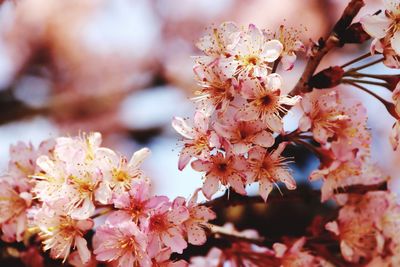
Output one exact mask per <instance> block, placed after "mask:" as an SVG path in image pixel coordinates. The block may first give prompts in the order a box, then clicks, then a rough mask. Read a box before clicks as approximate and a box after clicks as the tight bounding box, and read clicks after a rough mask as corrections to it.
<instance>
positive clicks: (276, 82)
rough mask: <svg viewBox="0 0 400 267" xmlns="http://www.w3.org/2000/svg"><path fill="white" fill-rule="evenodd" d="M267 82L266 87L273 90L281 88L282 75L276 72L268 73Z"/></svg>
mask: <svg viewBox="0 0 400 267" xmlns="http://www.w3.org/2000/svg"><path fill="white" fill-rule="evenodd" d="M267 82H268V84H267V87H268V88H269V89H272V90H273V91H275V90H278V89H281V88H282V77H281V76H280V75H279V74H277V73H273V74H270V75H268V77H267Z"/></svg>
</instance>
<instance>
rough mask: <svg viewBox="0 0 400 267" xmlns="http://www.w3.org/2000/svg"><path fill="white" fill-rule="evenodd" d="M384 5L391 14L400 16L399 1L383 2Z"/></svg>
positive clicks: (389, 0) (384, 0) (388, 0)
mask: <svg viewBox="0 0 400 267" xmlns="http://www.w3.org/2000/svg"><path fill="white" fill-rule="evenodd" d="M383 5H384V6H385V8H386V9H387V10H389V11H391V12H393V13H394V14H395V15H399V14H400V8H399V1H398V0H383Z"/></svg>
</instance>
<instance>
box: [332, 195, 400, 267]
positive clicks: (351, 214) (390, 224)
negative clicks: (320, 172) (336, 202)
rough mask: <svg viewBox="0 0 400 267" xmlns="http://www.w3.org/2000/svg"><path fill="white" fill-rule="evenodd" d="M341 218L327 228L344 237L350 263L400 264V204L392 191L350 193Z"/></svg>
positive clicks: (342, 239) (342, 247) (344, 253)
mask: <svg viewBox="0 0 400 267" xmlns="http://www.w3.org/2000/svg"><path fill="white" fill-rule="evenodd" d="M342 201H343V202H345V203H343V207H342V208H341V209H340V212H339V216H338V219H337V220H336V221H333V222H329V223H328V224H327V225H326V228H327V229H328V230H329V231H331V232H333V233H334V234H335V235H337V236H338V238H339V239H340V249H341V252H342V255H343V257H344V258H345V259H346V260H347V261H348V262H353V263H365V262H369V265H368V266H397V265H398V264H399V263H400V239H399V238H398V235H397V233H398V231H399V227H400V222H399V216H400V209H399V208H400V206H399V205H398V203H397V200H396V197H395V195H394V194H393V193H390V192H369V193H367V194H365V195H358V196H354V195H353V196H351V195H349V196H347V197H346V198H345V199H344V200H342Z"/></svg>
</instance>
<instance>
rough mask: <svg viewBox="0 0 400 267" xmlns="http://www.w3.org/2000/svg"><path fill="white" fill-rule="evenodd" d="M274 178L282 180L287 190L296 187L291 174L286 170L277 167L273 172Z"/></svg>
mask: <svg viewBox="0 0 400 267" xmlns="http://www.w3.org/2000/svg"><path fill="white" fill-rule="evenodd" d="M275 175H276V178H277V179H278V180H279V181H281V182H283V183H284V184H285V185H286V188H287V189H289V190H294V189H296V181H295V180H294V179H293V176H292V175H291V173H290V172H289V171H288V170H285V169H278V170H277V171H276V172H275Z"/></svg>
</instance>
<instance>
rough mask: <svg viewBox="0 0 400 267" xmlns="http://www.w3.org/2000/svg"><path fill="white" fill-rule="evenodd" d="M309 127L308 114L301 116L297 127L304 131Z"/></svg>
mask: <svg viewBox="0 0 400 267" xmlns="http://www.w3.org/2000/svg"><path fill="white" fill-rule="evenodd" d="M310 128H311V119H310V117H308V116H305V115H304V116H303V117H301V119H300V121H299V129H300V131H302V132H306V131H308V130H309V129H310Z"/></svg>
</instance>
